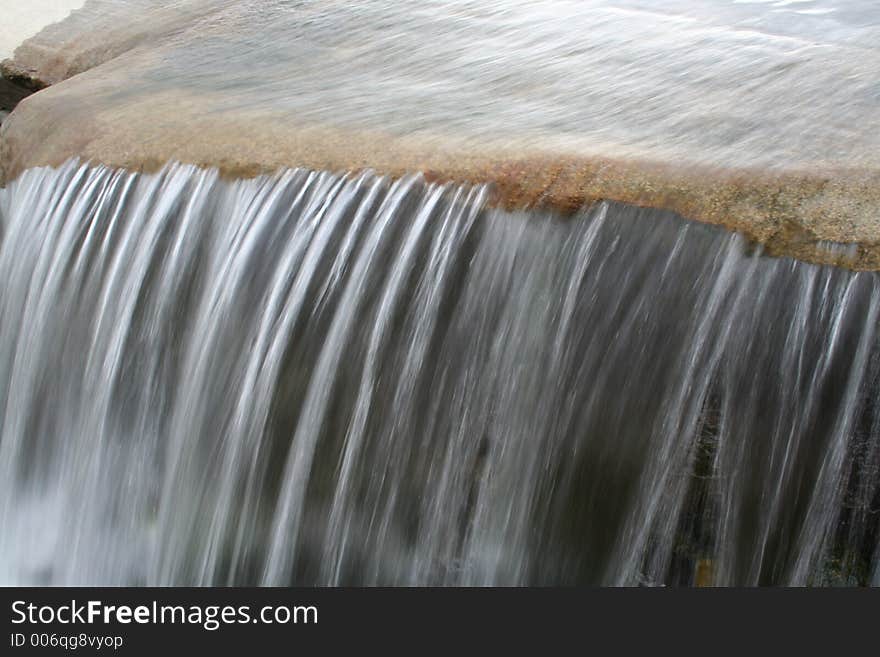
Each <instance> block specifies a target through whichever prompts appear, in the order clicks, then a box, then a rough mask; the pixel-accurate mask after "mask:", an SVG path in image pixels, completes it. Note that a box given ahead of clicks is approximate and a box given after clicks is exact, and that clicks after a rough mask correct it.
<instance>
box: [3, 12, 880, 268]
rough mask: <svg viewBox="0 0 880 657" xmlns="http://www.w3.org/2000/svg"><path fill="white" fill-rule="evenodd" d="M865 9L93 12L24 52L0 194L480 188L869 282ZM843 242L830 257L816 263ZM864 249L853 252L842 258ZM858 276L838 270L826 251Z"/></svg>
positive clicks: (503, 198) (873, 130) (879, 29)
mask: <svg viewBox="0 0 880 657" xmlns="http://www.w3.org/2000/svg"><path fill="white" fill-rule="evenodd" d="M874 9H875V3H873V2H872V1H870V0H849V1H847V2H845V3H844V2H839V3H835V2H834V1H833V0H806V1H804V2H789V3H778V2H776V3H769V2H759V1H756V2H750V3H742V2H731V1H729V0H705V1H699V2H698V1H696V0H676V1H675V2H665V3H662V9H658V8H657V3H653V2H649V1H647V0H578V1H577V2H567V1H565V0H554V1H552V2H551V1H538V2H536V1H534V0H529V1H519V0H514V1H511V0H505V1H504V2H469V1H463V0H426V1H424V2H419V3H417V4H416V3H412V2H402V1H401V2H393V1H392V2H384V3H349V2H336V1H334V0H321V1H318V2H306V1H302V2H291V1H289V0H284V1H282V0H263V1H260V2H256V1H245V2H242V1H238V0H237V1H232V0H176V1H175V2H169V3H162V4H161V6H159V7H157V6H156V3H154V2H151V1H148V0H88V1H87V2H86V3H85V4H84V6H83V7H82V8H81V9H78V10H77V11H75V12H73V13H72V14H71V15H70V17H69V18H68V19H66V20H65V21H63V22H61V23H58V24H56V25H52V26H49V27H48V28H46V29H45V30H44V31H43V32H41V33H40V34H38V35H36V36H35V37H33V38H32V39H29V40H28V41H26V42H25V43H23V44H22V45H21V46H20V47H19V48H18V49H17V50H16V52H15V56H14V57H13V58H12V59H11V60H10V61H7V62H6V63H5V64H4V66H3V71H4V73H5V74H6V75H7V76H9V77H11V78H13V79H16V80H18V81H20V82H21V83H22V84H25V85H29V86H30V87H31V88H42V87H45V86H47V85H48V86H49V88H48V89H44V90H43V91H40V92H39V93H37V94H35V95H33V96H31V97H30V98H28V99H26V100H25V101H24V102H23V103H22V104H21V105H19V107H18V109H17V110H16V111H15V112H14V113H13V114H12V115H11V116H10V117H9V118H8V119H7V120H6V121H5V122H4V124H3V127H2V133H0V179H3V178H4V177H5V178H6V179H12V178H14V177H16V176H17V175H19V174H20V173H21V172H22V171H24V170H25V169H27V168H30V167H34V166H43V165H52V166H59V165H61V164H62V163H63V162H64V161H66V160H67V159H70V158H72V157H79V158H81V159H84V160H89V161H92V162H94V163H102V164H105V165H108V166H113V167H124V168H127V169H130V170H133V171H157V170H158V169H159V168H161V167H162V166H163V165H164V164H165V163H166V162H169V161H182V162H187V163H191V164H195V165H198V166H203V167H214V166H216V167H218V168H220V169H221V170H222V171H223V172H224V174H225V175H227V176H228V177H230V178H232V177H251V176H254V175H257V174H260V173H271V172H274V171H279V170H282V169H285V168H289V167H296V166H302V167H307V168H312V169H322V170H332V171H351V170H366V169H369V170H373V171H376V172H379V173H380V174H388V175H392V176H397V177H400V176H404V175H406V174H408V173H411V172H423V173H424V174H425V175H426V177H428V178H429V179H431V180H439V181H444V180H450V181H455V182H460V183H469V184H476V183H493V184H494V186H495V190H496V194H497V198H496V203H497V204H498V205H499V206H501V207H504V208H506V209H523V208H536V207H546V208H549V209H552V210H556V211H559V212H567V213H571V212H576V211H577V210H578V209H579V208H581V207H582V206H584V205H585V204H589V203H591V202H594V201H597V200H616V201H621V202H626V203H630V204H635V205H639V206H643V207H655V208H660V209H668V210H672V211H674V212H677V213H678V214H680V215H682V216H684V217H688V218H691V219H697V220H700V221H704V222H707V223H713V224H719V225H723V226H726V227H728V228H731V229H734V230H738V231H740V232H742V233H743V234H745V235H747V236H748V237H749V238H750V239H752V240H754V241H757V242H760V243H762V244H764V245H765V248H766V249H767V251H768V252H771V253H775V254H779V255H792V256H794V257H798V258H800V259H802V260H807V261H812V262H819V263H828V264H838V265H843V266H847V267H850V268H853V269H859V270H875V269H878V268H880V129H878V126H880V92H878V87H877V84H878V83H877V75H876V71H878V70H880V50H878V46H877V44H878V43H880V16H877V15H875V14H877V12H876V11H874ZM829 243H831V244H838V243H839V244H842V245H844V246H843V247H841V248H840V249H832V250H831V251H829V249H827V248H825V247H826V245H827V244H829ZM852 245H855V246H852ZM829 252H833V253H838V252H840V253H846V254H850V256H848V259H847V260H846V261H842V260H841V259H840V258H832V259H829V258H828V255H827V254H828V253H829Z"/></svg>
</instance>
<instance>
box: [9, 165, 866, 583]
mask: <svg viewBox="0 0 880 657" xmlns="http://www.w3.org/2000/svg"><path fill="white" fill-rule="evenodd" d="M485 195H486V190H485V189H483V188H480V187H476V188H469V187H457V186H451V185H450V186H438V185H427V184H425V183H424V181H423V180H421V178H420V177H417V176H411V177H407V178H404V179H401V180H397V181H394V182H392V181H390V180H387V179H383V178H377V177H374V176H371V175H369V174H362V175H358V176H343V175H334V174H329V173H319V172H312V171H307V170H301V169H300V170H288V171H285V172H282V173H279V174H278V175H276V176H273V177H258V178H256V179H252V180H246V181H223V180H221V179H220V178H219V176H218V174H217V172H216V171H212V170H199V169H196V168H194V167H189V166H179V165H174V166H169V167H167V168H165V169H164V170H163V171H162V172H161V173H160V174H157V175H145V174H138V173H125V172H122V171H116V170H111V169H107V168H103V167H98V168H94V167H92V168H90V167H87V166H82V165H79V164H77V163H75V162H72V163H68V164H67V165H65V166H64V167H63V168H61V169H60V170H57V171H53V170H47V169H32V170H30V171H28V172H26V173H25V174H24V175H23V176H22V177H20V178H19V179H18V180H16V181H15V182H13V183H12V184H11V185H10V186H9V187H8V188H7V189H5V190H0V235H2V243H0V281H2V283H0V303H2V315H0V317H2V318H3V321H2V322H0V431H2V433H0V436H2V440H0V500H2V502H0V526H2V528H3V531H2V532H0V580H2V581H3V583H6V584H89V585H95V584H245V583H247V584H289V583H299V584H316V583H320V584H395V585H398V584H546V583H563V584H572V583H604V584H649V585H654V584H663V583H668V584H694V583H698V584H707V583H713V584H731V583H737V584H758V583H761V584H768V583H793V584H808V583H812V584H833V583H842V584H867V583H874V584H877V583H880V582H878V556H880V555H878V527H877V518H878V515H877V513H876V509H877V504H878V499H880V475H878V458H880V409H878V407H877V405H876V403H875V400H876V391H877V386H878V377H880V341H878V336H877V330H876V329H877V320H878V312H880V281H878V279H877V275H876V274H873V273H852V272H846V271H843V270H839V269H834V268H828V267H826V268H822V267H817V266H812V265H806V264H803V263H798V262H795V261H792V260H789V259H774V258H767V257H763V256H762V255H761V253H760V250H757V251H755V250H751V252H750V250H749V249H748V248H747V246H746V244H745V241H744V240H743V239H742V238H741V237H739V236H737V235H735V234H731V233H727V232H725V231H723V230H720V229H717V228H711V227H707V226H703V225H699V224H688V223H686V222H683V221H681V220H680V219H677V218H676V217H674V216H672V215H670V214H668V213H662V212H658V211H652V210H639V209H634V208H628V207H625V206H621V205H615V204H609V203H604V204H599V205H596V206H595V207H593V208H592V209H590V210H585V211H584V212H583V213H582V214H581V216H579V217H577V218H575V219H572V220H565V221H563V220H560V219H559V218H557V217H553V216H550V215H546V214H541V213H537V212H532V213H507V212H502V211H500V210H493V209H488V208H486V207H485Z"/></svg>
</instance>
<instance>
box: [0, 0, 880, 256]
mask: <svg viewBox="0 0 880 657" xmlns="http://www.w3.org/2000/svg"><path fill="white" fill-rule="evenodd" d="M93 2H94V0H93ZM101 3H103V4H105V5H106V4H107V0H101ZM101 3H97V5H100V4H101ZM135 4H137V3H135ZM141 4H143V3H141ZM184 4H186V3H184ZM209 4H210V3H208V4H206V3H204V2H195V1H194V2H191V3H189V6H188V8H186V10H185V11H186V12H189V13H185V12H184V13H185V16H186V17H187V20H190V19H193V17H194V16H198V17H205V16H208V18H205V20H204V22H203V24H199V25H198V27H193V28H189V27H188V26H189V25H190V23H189V22H186V23H185V24H183V25H184V27H181V25H182V24H181V23H180V20H181V15H182V14H181V13H180V11H183V10H175V11H177V13H175V14H173V15H171V14H168V13H165V14H161V15H160V16H158V17H156V18H154V19H152V20H151V21H149V22H145V23H144V24H143V25H141V26H138V29H135V30H119V29H116V28H113V29H111V28H104V31H103V32H101V30H98V31H97V32H90V31H89V30H88V29H86V28H87V23H84V22H83V19H82V16H83V14H82V13H81V14H80V15H79V16H80V18H79V21H80V22H78V23H76V25H75V28H76V29H74V30H72V35H71V30H68V32H67V33H65V32H64V26H63V25H62V26H60V27H54V28H53V32H52V33H50V34H41V35H38V37H37V38H35V39H34V40H32V41H31V42H28V43H26V44H24V45H23V46H22V47H21V48H19V51H17V52H16V56H15V61H14V62H5V63H4V69H3V70H4V71H7V72H8V74H9V75H11V76H13V77H16V76H17V77H16V79H20V80H24V81H26V83H27V84H32V85H33V86H34V87H38V86H41V85H45V84H49V83H52V86H51V87H50V88H48V89H44V90H42V91H40V92H39V93H36V94H34V95H33V96H30V97H29V98H27V99H26V100H25V101H24V102H22V103H21V105H20V106H19V107H18V108H17V109H16V110H15V112H14V113H13V114H12V115H11V116H10V117H9V118H8V119H7V120H6V121H4V123H3V125H2V128H0V182H2V181H3V180H4V179H5V180H11V179H13V178H15V177H16V176H18V175H19V174H20V173H21V172H22V171H23V170H24V169H26V168H29V167H34V166H47V165H48V166H58V165H60V164H61V163H62V162H64V161H65V160H66V159H68V158H71V157H79V158H81V159H83V160H87V161H92V162H95V163H101V164H105V165H108V166H114V167H124V168H128V169H132V170H139V171H155V170H157V169H159V168H161V167H162V166H163V165H164V164H165V163H166V162H168V161H171V160H177V161H181V162H186V163H191V164H196V165H199V166H204V167H217V168H218V169H220V171H221V172H222V173H223V174H224V175H227V176H230V177H247V176H254V175H258V174H261V173H266V172H270V171H273V170H277V169H280V168H284V167H298V166H301V167H309V168H314V169H329V170H355V171H356V170H360V169H372V170H374V171H376V172H378V173H381V174H388V175H391V176H400V175H403V174H405V173H408V172H413V171H421V172H423V173H424V175H425V177H426V179H427V180H429V181H431V182H446V181H454V182H460V183H490V184H492V185H493V188H494V194H493V197H492V198H493V201H492V202H493V203H494V204H496V205H498V206H499V207H504V208H507V209H513V208H549V209H552V210H554V211H557V212H559V213H561V214H572V213H574V212H576V211H577V210H578V209H579V208H581V207H582V206H584V205H585V204H590V203H592V202H595V201H598V200H603V199H608V200H614V201H619V202H624V203H629V204H634V205H639V206H645V207H655V208H662V209H667V210H671V211H674V212H676V213H678V214H679V215H681V216H683V217H687V218H690V219H695V220H698V221H702V222H706V223H710V224H716V225H720V226H724V227H726V228H728V229H731V230H735V231H739V232H741V233H743V234H745V235H746V236H747V237H748V238H749V239H751V240H753V241H755V242H758V243H761V244H763V245H764V246H765V250H766V252H767V253H769V254H771V255H779V256H783V255H784V256H791V257H795V258H799V259H802V260H805V261H809V262H816V263H823V264H832V265H839V266H844V267H849V268H852V269H859V270H876V269H880V166H878V165H877V163H876V162H877V158H876V153H875V152H874V150H872V148H871V147H870V144H868V145H866V146H865V148H863V149H862V150H863V151H864V152H863V153H852V158H849V155H848V154H847V157H845V158H841V157H836V158H832V159H827V160H823V161H821V162H820V161H813V160H810V159H809V158H807V157H804V158H802V159H793V160H791V161H787V164H786V166H777V165H775V164H772V163H770V162H771V161H770V160H768V161H766V162H765V160H763V159H761V158H762V157H765V155H766V153H764V151H760V152H759V153H758V152H757V151H756V153H757V155H756V156H755V157H750V156H749V153H748V152H746V151H744V152H743V157H742V158H740V159H738V160H734V161H727V160H725V159H717V161H716V160H714V159H713V158H712V157H709V155H711V154H712V151H709V150H707V151H706V153H704V154H702V155H701V156H700V157H694V158H692V159H687V158H684V157H681V156H678V155H675V156H672V155H670V153H675V151H669V152H667V151H665V150H663V149H660V148H654V147H646V148H645V149H643V150H641V151H639V150H637V149H634V148H633V147H632V145H631V144H629V145H625V144H623V143H621V144H619V145H616V144H615V142H614V141H613V140H608V139H603V140H601V141H599V140H598V139H597V140H595V141H589V140H587V141H585V140H583V139H580V137H578V139H575V140H574V141H573V142H572V143H575V142H576V147H575V146H571V147H570V146H569V145H568V144H569V142H568V139H567V138H565V137H564V136H559V135H557V136H553V135H552V134H549V133H548V135H545V134H544V133H541V132H540V131H537V132H534V133H532V132H522V133H520V132H517V131H515V130H512V129H511V130H509V129H506V127H505V126H504V125H503V124H499V126H498V128H497V130H495V131H492V132H489V133H485V134H479V135H475V134H464V132H461V131H457V130H446V129H445V126H444V124H439V125H437V126H436V130H435V131H434V132H428V131H426V130H424V129H419V130H402V129H388V130H386V129H377V128H376V127H375V126H373V125H369V124H368V123H357V122H352V121H351V120H350V119H347V120H343V119H341V118H338V116H337V112H336V111H335V110H336V109H337V107H329V108H328V111H327V112H325V115H324V116H322V118H320V119H317V118H315V116H316V115H315V114H314V113H312V114H310V113H308V112H306V113H303V112H301V111H299V110H297V109H296V108H293V109H291V107H290V106H289V105H290V103H291V101H295V103H303V102H304V101H303V100H302V98H301V97H300V95H296V96H290V95H289V93H290V92H289V91H287V90H288V89H290V90H297V93H298V94H299V91H300V88H301V87H300V86H298V85H299V78H298V77H297V76H299V75H300V73H299V72H297V71H298V69H297V68H296V66H298V65H299V64H297V61H298V60H296V59H294V58H293V53H287V52H286V51H285V52H283V53H281V55H284V56H289V57H291V59H290V60H289V62H288V63H287V64H286V65H285V66H282V67H280V68H278V69H277V70H274V69H272V70H269V71H268V72H264V71H263V70H260V71H259V74H254V75H253V76H252V77H251V78H244V79H242V81H241V82H240V85H243V88H244V89H245V91H244V92H242V90H241V88H239V87H235V88H234V94H233V91H232V90H230V89H226V88H225V87H224V86H223V85H224V84H226V82H225V80H226V78H225V72H224V71H223V69H222V67H220V68H218V67H217V63H216V62H214V61H213V60H212V59H210V58H206V59H204V61H203V62H202V63H200V68H199V67H197V68H196V69H194V72H195V73H198V75H197V76H196V77H195V78H191V77H190V72H189V70H190V69H189V68H186V67H182V68H181V67H176V63H177V61H178V59H180V58H183V59H186V58H187V57H191V58H197V56H198V57H203V56H204V53H205V52H214V50H212V49H217V51H218V52H226V51H227V48H226V46H225V45H222V44H224V43H225V42H224V41H223V40H224V39H230V38H232V37H230V34H236V32H235V31H236V30H239V31H246V30H247V29H248V26H249V25H250V23H251V22H254V20H253V19H254V16H250V15H248V16H246V17H245V18H247V20H244V19H243V18H242V17H240V16H238V15H237V14H233V15H232V16H228V15H225V14H221V15H220V16H219V18H217V19H216V20H214V19H213V18H212V17H211V16H210V13H211V12H210V11H209V9H210V7H209ZM97 5H95V4H89V3H87V4H86V7H85V9H88V8H89V7H92V10H91V11H93V12H94V11H95V9H94V7H95V6H97ZM143 6H146V5H143ZM260 6H261V7H262V6H268V5H260ZM228 7H232V5H228ZM323 7H325V5H321V6H320V7H319V8H318V9H314V8H313V9H309V10H308V11H321V10H322V9H321V8H323ZM326 7H330V8H331V9H332V11H344V5H339V4H335V3H329V4H328V5H326ZM334 7H335V9H333V8H334ZM340 7H343V9H339V8H340ZM141 8H142V7H141ZM229 11H238V9H229ZM255 11H256V10H255ZM86 13H87V12H86ZM93 15H96V14H94V13H93ZM256 18H260V14H259V13H257V14H256ZM240 19H241V20H240ZM296 25H299V24H298V23H296ZM287 29H289V28H287ZM187 30H190V31H187ZM65 34H66V35H67V36H65ZM169 35H170V36H169ZM355 36H357V34H355ZM101 37H103V39H102V38H101ZM218 40H219V43H220V44H221V45H222V47H219V48H218V45H217V43H218ZM231 43H234V47H233V45H230V46H229V51H230V52H232V53H235V52H237V51H236V48H239V49H240V48H245V49H247V48H253V47H254V42H253V41H252V40H245V41H244V42H242V43H237V42H231ZM53 44H54V45H53ZM292 47H296V46H295V44H294V46H292ZM333 48H335V50H334V49H333ZM254 52H255V53H257V55H258V56H260V57H262V55H260V53H261V50H260V49H259V48H256V49H255V50H254ZM322 52H323V56H324V57H325V58H328V61H333V58H334V57H342V58H344V57H347V56H348V55H347V54H346V52H345V50H344V48H342V47H339V46H333V47H332V48H331V47H328V48H327V49H325V51H322ZM281 55H279V57H280V56H281ZM212 56H213V55H212ZM864 56H865V57H869V56H870V57H873V56H874V55H873V54H870V55H868V54H866V55H864ZM200 61H201V60H200ZM260 61H263V59H261V60H260ZM285 61H286V60H285ZM878 61H880V60H878ZM550 63H556V62H550ZM264 65H266V66H269V65H270V63H269V62H264ZM172 69H173V72H172ZM291 71H293V72H292V73H291ZM74 74H76V75H75V77H70V76H71V75H74ZM421 74H424V75H431V73H430V72H428V73H422V72H421V71H420V75H421ZM281 75H291V76H292V78H291V80H290V81H289V83H287V84H284V85H279V84H278V81H277V80H276V78H277V77H278V76H281ZM389 75H390V74H389ZM175 76H176V77H175ZM60 80H63V81H60ZM309 80H311V78H309ZM441 81H442V80H441ZM279 89H281V92H283V93H281V92H279ZM302 93H306V92H305V91H303V92H302ZM248 94H250V96H249V95H248ZM468 98H470V97H468ZM859 98H860V100H859V102H862V103H864V102H865V101H864V100H863V99H861V97H859ZM771 100H772V99H771ZM309 102H314V103H315V107H318V106H320V103H321V102H322V97H321V96H320V95H318V96H316V97H315V98H314V99H313V101H309ZM768 102H769V101H768ZM305 107H306V108H311V107H312V105H308V104H306V105H305ZM342 109H344V108H342ZM804 111H805V112H808V111H810V110H809V108H807V109H805V110H804ZM860 111H866V110H860ZM867 111H868V112H869V114H870V112H871V111H873V110H870V109H869V110H867ZM391 116H396V115H391ZM871 116H875V117H876V113H875V114H873V115H871ZM414 118H415V119H418V117H414ZM451 118H455V117H454V116H453V117H451ZM526 118H528V117H526ZM609 120H611V119H609ZM859 125H861V124H859ZM841 129H843V128H841ZM841 134H843V133H841ZM864 134H865V138H866V139H873V138H874V137H872V136H871V135H873V132H870V131H865V132H864ZM825 141H827V140H825ZM825 141H819V142H816V143H817V144H824V143H825ZM853 143H856V142H853ZM806 146H810V147H811V142H806ZM780 152H781V153H782V152H783V151H780ZM804 152H805V153H809V152H812V151H811V150H810V148H805V150H804ZM785 153H787V151H785ZM759 156H760V157H759ZM850 159H851V161H852V162H853V163H854V164H853V165H852V166H850V165H849V164H848V162H849V161H850ZM846 244H856V245H857V248H855V249H847V248H841V247H840V245H846Z"/></svg>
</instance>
